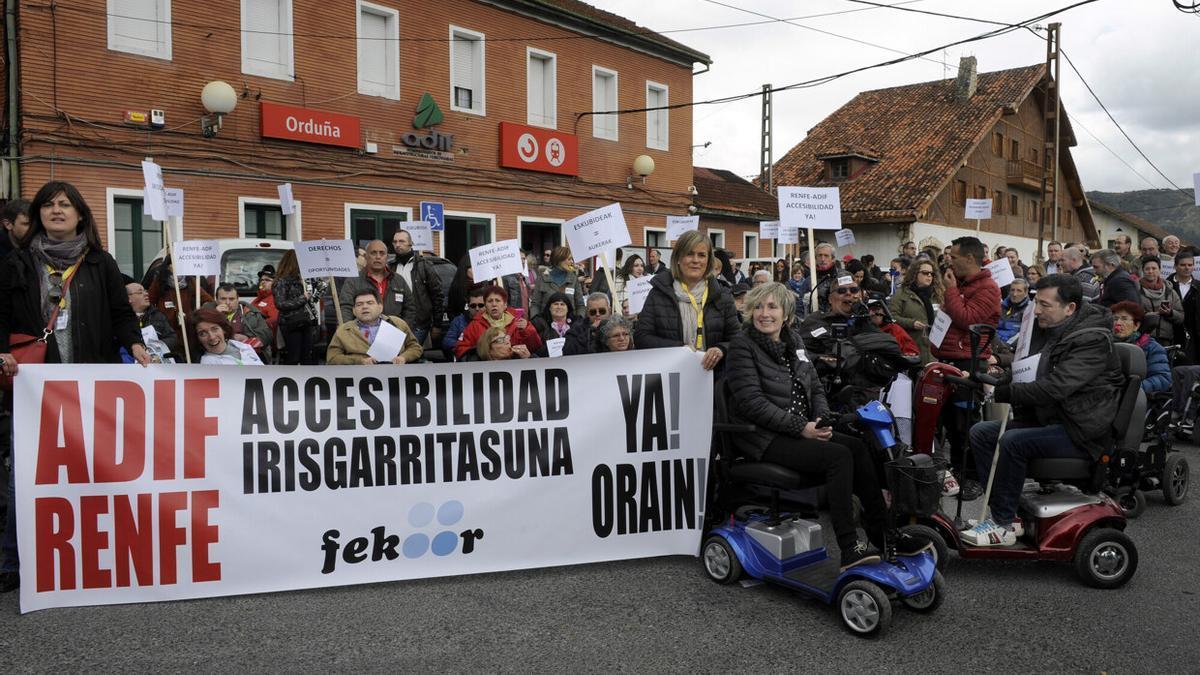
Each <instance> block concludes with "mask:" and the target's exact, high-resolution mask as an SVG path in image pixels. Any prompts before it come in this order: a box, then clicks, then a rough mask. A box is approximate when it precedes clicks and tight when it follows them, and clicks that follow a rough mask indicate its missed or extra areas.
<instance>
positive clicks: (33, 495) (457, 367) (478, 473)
mask: <svg viewBox="0 0 1200 675" xmlns="http://www.w3.org/2000/svg"><path fill="white" fill-rule="evenodd" d="M216 371H219V372H214V367H211V366H198V365H196V366H187V365H180V366H158V365H153V366H150V367H149V368H145V369H143V368H139V367H134V366H126V365H95V366H80V365H37V366H32V365H30V366H23V367H22V368H21V374H20V375H19V376H18V377H17V378H16V396H15V400H16V406H17V407H16V413H15V414H16V416H17V417H16V418H17V419H21V420H26V421H27V423H23V424H20V425H17V430H16V434H17V435H16V446H15V447H16V448H17V453H16V455H17V456H16V460H17V461H16V469H17V477H16V478H17V480H16V485H17V495H18V503H17V517H18V528H17V529H18V534H19V540H20V548H21V558H22V563H23V565H22V575H21V576H22V578H21V581H22V583H21V611H22V612H29V611H33V610H38V609H44V608H49V607H66V606H77V605H105V604H117V603H127V602H150V601H162V600H178V599H184V598H197V597H213V596H224V595H235V594H241V593H265V592H272V591H283V590H291V589H301V588H317V587H323V586H341V585H348V584H361V583H371V582H381V581H394V580H400V579H417V578H425V577H439V576H451V575H458V574H475V573H481V572H497V571H504V570H516V569H526V568H532V567H548V566H554V565H575V564H580V563H590V562H599V561H606V560H622V559H629V558H642V557H652V556H662V555H696V553H697V551H698V549H699V545H700V536H701V527H702V524H703V520H704V504H705V487H706V485H707V481H708V472H709V470H710V467H709V465H708V456H709V442H710V439H711V431H712V419H711V410H712V394H713V384H712V383H713V381H712V375H711V373H710V372H709V371H705V370H703V369H702V368H701V367H700V360H699V359H697V358H696V355H695V354H694V353H692V352H691V351H689V350H687V349H682V348H671V349H655V350H646V351H635V352H623V353H619V354H593V355H586V356H572V357H568V358H562V359H533V360H529V361H521V362H519V363H518V362H504V363H487V362H477V363H455V364H442V365H406V366H390V365H381V366H322V367H320V368H317V369H314V368H312V367H303V366H301V367H283V366H281V367H273V366H262V367H244V368H236V367H229V368H221V367H216Z"/></svg>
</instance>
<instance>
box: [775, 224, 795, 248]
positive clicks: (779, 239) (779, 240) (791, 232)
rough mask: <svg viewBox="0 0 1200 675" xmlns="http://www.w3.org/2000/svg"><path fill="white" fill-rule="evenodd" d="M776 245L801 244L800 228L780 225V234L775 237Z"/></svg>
mask: <svg viewBox="0 0 1200 675" xmlns="http://www.w3.org/2000/svg"><path fill="white" fill-rule="evenodd" d="M775 243H776V244H799V243H800V228H797V227H789V226H788V225H784V224H782V223H781V224H780V225H779V233H778V235H777V236H776V237H775Z"/></svg>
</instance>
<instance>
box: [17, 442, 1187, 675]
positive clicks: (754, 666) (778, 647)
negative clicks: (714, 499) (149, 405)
mask: <svg viewBox="0 0 1200 675" xmlns="http://www.w3.org/2000/svg"><path fill="white" fill-rule="evenodd" d="M1185 452H1186V453H1187V454H1188V455H1189V457H1190V458H1191V460H1192V465H1193V471H1194V472H1195V471H1197V470H1200V450H1197V449H1195V448H1187V449H1185ZM1193 475H1195V474H1193ZM1192 492H1193V494H1192V495H1191V499H1190V500H1189V501H1188V502H1186V503H1185V504H1183V505H1182V506H1179V507H1170V506H1167V505H1166V504H1165V503H1164V502H1163V501H1162V499H1161V497H1160V496H1159V495H1157V494H1152V495H1151V496H1150V498H1149V506H1148V508H1147V511H1146V513H1145V514H1144V515H1143V516H1142V517H1141V518H1139V519H1137V520H1135V521H1131V523H1130V525H1129V528H1128V530H1127V531H1128V533H1129V534H1130V535H1131V536H1132V537H1133V538H1134V540H1135V542H1136V543H1137V546H1138V549H1139V552H1140V558H1141V560H1140V566H1139V569H1138V572H1137V575H1136V577H1135V578H1134V579H1133V581H1132V582H1130V584H1129V585H1127V586H1126V587H1124V588H1122V589H1119V590H1115V591H1101V590H1093V589H1090V588H1087V587H1084V586H1083V585H1081V584H1080V583H1079V582H1078V581H1077V580H1076V578H1075V576H1074V573H1073V571H1072V569H1071V567H1070V566H1069V565H1067V564H1059V563H1001V562H992V561H963V560H959V559H957V558H954V559H953V560H952V561H951V562H950V566H949V569H948V570H947V574H946V580H947V585H948V587H949V590H948V593H947V598H946V601H945V604H943V605H942V606H941V608H939V609H938V610H937V611H936V612H935V613H933V614H931V615H918V614H915V613H913V612H910V611H907V610H904V609H902V608H897V609H896V613H895V620H894V623H893V626H892V630H891V632H890V633H889V634H888V635H886V636H884V638H883V639H881V640H877V641H870V640H863V639H860V638H856V637H854V636H851V635H850V634H848V633H846V632H845V631H844V630H843V629H842V628H841V626H840V625H839V623H838V621H837V619H836V617H835V616H834V614H833V611H832V610H831V609H829V608H828V607H826V606H825V605H823V604H821V603H820V602H817V601H814V600H809V599H806V598H805V597H803V596H801V595H798V594H796V593H793V592H790V591H787V590H784V589H781V588H777V587H772V586H768V585H756V586H751V587H744V586H741V585H733V586H718V585H716V584H714V583H713V582H711V581H709V580H708V579H707V578H706V577H705V575H704V573H703V571H702V569H701V565H700V562H699V559H697V558H688V557H671V558H659V559H651V560H639V561H630V562H617V563H603V564H593V565H582V566H576V567H564V568H552V569H539V570H530V571H522V572H511V573H502V574H485V575H477V576H468V577H454V578H445V579H433V580H422V581H409V582H400V583H386V584H374V585H367V586H353V587H344V588H332V589H323V590H314V591H297V592H290V593H277V594H268V595H255V596H239V597H229V598H217V599H209V600H192V601H184V602H169V603H153V604H141V605H123V606H111V607H81V608H69V609H52V610H45V611H40V612H33V613H30V614H26V615H21V614H19V613H18V603H17V595H18V594H17V593H9V594H6V595H3V596H0V670H2V671H4V672H7V673H21V672H71V671H84V670H88V671H94V670H118V669H119V670H120V671H123V672H149V671H154V672H172V671H189V672H230V671H236V672H282V671H286V672H297V671H303V672H311V671H333V670H336V671H348V670H352V669H353V670H366V671H384V670H386V671H393V672H396V671H409V672H415V671H429V672H458V671H509V672H514V671H516V672H530V671H538V672H564V671H566V672H576V671H589V672H593V671H639V672H685V671H693V672H695V671H698V672H723V671H724V672H779V671H801V670H806V671H816V672H864V671H882V672H933V673H937V672H952V671H963V670H967V671H981V672H1001V671H1008V672H1056V673H1058V672H1080V673H1083V672H1093V673H1094V672H1108V673H1146V672H1165V673H1184V672H1200V629H1198V628H1197V625H1198V624H1197V620H1196V619H1197V616H1200V584H1198V583H1197V578H1198V576H1197V574H1196V571H1195V570H1196V567H1197V564H1198V561H1200V538H1198V537H1197V536H1196V534H1197V526H1196V523H1197V521H1200V496H1198V495H1196V494H1195V490H1193V491H1192Z"/></svg>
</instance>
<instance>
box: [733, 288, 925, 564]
mask: <svg viewBox="0 0 1200 675" xmlns="http://www.w3.org/2000/svg"><path fill="white" fill-rule="evenodd" d="M795 312H796V296H795V294H794V293H792V292H791V291H790V290H788V288H787V287H786V286H784V285H783V284H780V283H776V282H769V283H766V284H763V285H762V286H759V287H758V288H755V289H754V290H752V291H750V293H748V294H747V296H746V315H747V317H748V319H747V322H746V325H745V327H744V329H743V330H742V332H740V333H739V334H738V335H737V336H736V337H734V339H733V341H732V343H731V344H730V347H729V357H728V359H727V360H728V363H727V364H726V366H725V370H726V377H727V378H728V382H729V390H730V391H732V392H733V396H734V398H733V400H732V401H730V406H729V407H730V410H731V417H732V418H733V421H734V422H735V423H741V424H753V425H754V426H755V428H756V431H755V432H754V433H748V434H739V435H738V436H737V438H736V440H735V444H736V446H737V449H738V451H739V452H740V453H741V455H742V456H743V457H745V458H746V459H748V460H750V461H762V462H770V463H772V464H779V465H781V466H785V467H787V468H789V469H792V470H793V471H797V472H799V473H802V474H810V475H815V476H819V477H821V478H824V479H825V486H826V489H827V494H828V497H829V512H830V518H831V519H832V520H833V529H834V533H835V534H836V536H837V541H838V548H839V549H841V552H842V561H841V562H842V569H846V568H848V567H852V566H854V565H858V564H862V563H869V562H877V561H878V560H879V557H878V556H875V555H869V554H868V550H867V546H866V545H865V544H863V543H862V542H860V541H859V540H858V530H857V529H856V528H855V526H854V508H853V502H852V499H851V496H852V495H858V498H859V500H860V501H861V502H862V504H863V508H864V510H865V512H866V513H865V516H864V518H863V520H864V527H865V529H866V531H867V538H868V539H869V540H870V541H871V543H873V544H874V545H875V546H877V547H879V548H880V550H882V549H883V547H884V541H883V537H884V529H885V523H886V507H885V506H884V503H883V496H882V493H881V492H880V489H879V480H878V478H877V477H876V475H875V466H874V463H873V462H872V461H871V456H870V453H869V451H868V450H867V447H866V445H864V444H863V442H862V441H861V440H859V439H858V438H855V437H853V436H849V435H846V434H841V433H838V432H835V431H833V429H832V428H828V427H824V428H822V426H819V425H818V423H819V422H820V421H821V420H829V419H830V414H831V413H830V411H829V405H828V403H827V402H826V400H825V392H824V390H823V389H822V388H821V381H820V380H819V379H818V377H817V373H816V369H815V368H813V366H812V364H811V363H810V362H809V360H808V356H807V354H806V353H805V351H804V343H803V341H802V340H801V338H800V336H799V335H798V334H796V333H795V332H794V331H793V330H792V327H791V326H792V323H793V322H794V320H795ZM921 548H922V544H921V543H919V542H917V541H916V540H914V539H911V538H909V537H901V540H899V541H897V542H896V549H897V551H899V552H901V553H905V554H911V553H915V552H916V551H918V550H920V549H921Z"/></svg>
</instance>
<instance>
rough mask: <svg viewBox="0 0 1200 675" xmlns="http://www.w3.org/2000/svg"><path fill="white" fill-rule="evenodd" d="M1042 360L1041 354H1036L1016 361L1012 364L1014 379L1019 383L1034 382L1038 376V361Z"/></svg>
mask: <svg viewBox="0 0 1200 675" xmlns="http://www.w3.org/2000/svg"><path fill="white" fill-rule="evenodd" d="M1041 360H1042V355H1041V354H1034V355H1033V356H1027V357H1025V358H1023V359H1021V360H1020V361H1014V362H1013V364H1012V381H1013V382H1018V383H1024V382H1033V380H1034V378H1036V377H1037V368H1038V362H1039V361H1041Z"/></svg>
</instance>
